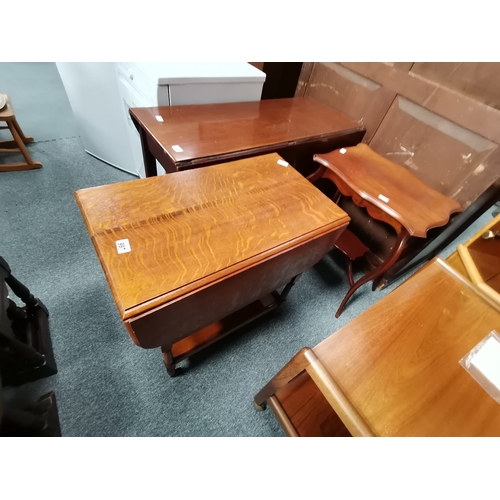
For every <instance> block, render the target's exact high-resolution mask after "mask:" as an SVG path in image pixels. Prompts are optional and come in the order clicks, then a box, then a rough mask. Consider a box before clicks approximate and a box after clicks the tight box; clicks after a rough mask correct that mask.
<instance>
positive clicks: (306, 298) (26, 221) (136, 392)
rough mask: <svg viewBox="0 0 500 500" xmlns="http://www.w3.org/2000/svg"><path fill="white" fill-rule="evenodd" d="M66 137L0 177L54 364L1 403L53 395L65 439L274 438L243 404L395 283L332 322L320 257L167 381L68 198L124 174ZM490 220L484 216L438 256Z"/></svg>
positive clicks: (9, 236) (10, 232)
mask: <svg viewBox="0 0 500 500" xmlns="http://www.w3.org/2000/svg"><path fill="white" fill-rule="evenodd" d="M0 69H1V68H0ZM57 85H60V82H59V83H58V84H57ZM18 100H21V96H19V99H18ZM58 119H59V118H58V116H57V115H51V117H50V119H49V120H48V122H47V127H48V128H50V124H51V123H52V122H54V123H56V125H54V128H53V129H52V131H50V130H49V131H48V132H47V136H49V135H52V136H53V135H57V134H58V130H59V132H60V131H61V130H60V129H59V126H60V124H57V121H58ZM26 132H27V133H28V132H29V131H28V130H27V131H26ZM70 133H73V132H70ZM59 135H61V134H59ZM69 135H70V134H68V136H69ZM68 136H67V135H65V134H64V135H63V137H59V138H57V137H56V138H54V137H52V138H53V139H55V140H50V141H48V142H37V143H34V144H32V145H30V146H29V149H30V151H31V154H32V156H33V158H34V160H35V161H41V162H42V164H43V168H42V169H40V170H35V171H26V172H10V173H1V174H0V255H2V256H3V257H4V258H5V259H6V260H7V262H8V263H9V265H10V266H11V268H12V270H13V274H14V275H15V276H16V277H18V278H19V279H20V280H21V281H22V282H24V283H26V285H28V286H29V287H30V289H31V290H32V292H33V293H34V294H35V295H36V296H37V297H40V298H41V299H42V301H43V302H44V303H45V304H46V306H47V307H48V309H49V311H50V328H51V333H52V341H53V346H54V351H55V357H56V361H57V364H58V367H59V373H58V374H57V375H55V376H54V377H51V378H48V379H45V380H41V381H37V382H34V383H31V384H26V385H25V386H23V387H22V388H21V389H20V390H19V391H15V392H13V391H11V392H10V394H8V395H7V396H8V397H10V400H11V402H13V403H14V404H15V403H16V402H18V403H19V404H20V402H21V401H23V399H27V398H29V399H30V400H33V399H35V398H37V397H39V396H40V395H42V394H44V393H46V392H48V391H49V390H55V392H56V396H57V401H58V407H59V417H60V422H61V430H62V433H63V435H64V436H282V435H283V432H282V430H281V428H280V427H279V425H278V424H277V422H276V420H275V419H274V416H273V414H272V412H271V411H270V410H268V411H265V412H256V411H255V410H254V408H253V404H252V399H253V396H254V395H255V394H256V393H257V392H258V391H259V390H260V389H261V388H262V387H263V386H264V385H265V384H266V383H267V382H268V381H269V379H270V378H271V377H272V376H273V375H275V373H276V372H277V371H278V370H279V369H281V367H282V366H283V365H284V364H285V363H286V362H287V361H288V360H289V359H290V358H291V357H293V356H294V355H295V354H296V353H297V351H299V350H300V349H301V348H302V347H304V346H311V347H313V346H314V345H316V344H317V343H318V342H320V341H322V340H323V339H325V338H326V337H328V336H329V335H330V334H332V333H333V332H334V331H335V330H337V329H338V328H340V327H341V326H343V325H344V324H346V323H347V322H348V321H350V320H351V319H352V318H354V317H355V316H357V315H358V314H359V313H361V312H362V311H364V310H366V309H367V308H368V307H369V306H370V305H372V304H373V303H375V302H376V301H378V300H380V299H381V298H382V297H383V296H384V295H386V294H387V293H389V292H390V291H391V290H392V289H394V287H395V286H397V283H396V284H394V285H392V286H391V287H389V288H388V289H386V290H383V291H381V292H380V291H377V292H374V293H373V292H371V289H370V287H369V286H365V287H364V288H362V289H361V290H360V291H359V292H358V293H357V294H356V295H355V297H354V298H353V300H352V301H351V302H350V303H349V304H348V307H347V309H346V310H345V312H344V313H343V314H342V316H341V317H340V319H338V320H337V319H335V316H334V313H335V310H336V307H337V305H338V304H339V302H340V300H341V299H342V297H343V295H344V294H345V292H346V289H347V280H346V278H345V273H344V270H343V268H342V266H341V265H340V264H339V263H338V262H337V259H336V258H335V256H334V254H333V253H331V254H329V255H327V256H326V257H325V258H324V259H323V260H322V261H321V262H320V263H319V264H317V265H316V266H315V267H314V268H312V269H311V270H309V271H308V272H306V273H304V274H303V276H302V277H301V279H300V280H299V281H298V283H297V285H296V286H295V287H294V288H293V290H292V292H291V294H290V296H289V300H288V301H287V302H286V303H285V304H284V306H283V307H282V308H281V309H280V311H279V312H278V313H277V314H276V315H275V316H270V317H267V318H263V319H261V320H259V321H257V322H255V323H253V324H251V325H249V326H247V327H245V328H244V329H242V330H241V331H240V332H238V333H235V334H233V335H232V336H230V337H228V338H226V339H224V340H223V341H221V342H219V343H217V344H215V345H214V346H212V347H211V348H209V349H207V350H206V351H204V352H203V353H200V354H199V355H197V356H195V357H193V358H192V359H191V360H188V361H185V362H184V363H183V365H182V366H183V368H184V373H183V374H182V375H181V376H179V377H176V378H173V379H172V378H169V377H168V376H167V374H166V372H165V369H164V366H163V362H162V356H161V353H160V352H159V350H144V349H141V348H138V347H136V346H135V345H134V344H133V342H132V340H131V339H130V338H129V336H128V334H127V332H126V330H125V327H124V326H123V325H122V323H121V321H120V317H119V315H118V311H117V309H116V306H115V303H114V301H113V298H112V296H111V292H110V290H109V287H108V285H107V282H106V280H105V277H104V274H103V272H102V269H101V266H100V264H99V261H98V259H97V256H96V253H95V251H94V248H93V246H92V244H91V242H90V238H89V236H88V233H87V230H86V228H85V224H84V222H83V220H82V217H81V214H80V211H79V210H78V208H77V205H76V203H75V200H74V196H73V193H74V191H75V190H77V189H81V188H85V187H91V186H98V185H103V184H110V183H116V182H121V181H126V180H131V179H133V177H132V176H130V175H128V174H126V173H124V172H121V171H119V170H116V169H113V168H112V167H109V166H107V165H105V164H104V163H101V162H100V161H98V160H96V159H95V158H93V157H91V156H89V155H88V154H86V153H85V152H84V151H83V146H82V144H81V142H80V139H79V138H78V137H68ZM490 219H491V210H490V211H488V212H487V213H485V214H484V215H483V216H482V217H481V218H480V219H478V221H476V223H475V224H473V225H472V226H471V227H470V228H469V229H468V230H467V231H466V232H465V233H464V234H462V235H461V236H460V238H458V239H457V240H456V241H454V242H453V243H452V244H451V245H450V246H449V247H448V248H447V249H446V250H445V251H444V252H443V253H442V255H443V256H444V257H446V256H447V255H448V254H449V253H451V252H452V251H453V250H454V249H455V247H456V245H457V244H458V243H460V242H462V241H465V240H466V239H468V238H469V237H470V236H471V235H472V234H474V233H475V232H476V231H477V230H479V229H480V228H481V227H482V226H483V225H484V224H485V223H486V222H488V221H489V220H490ZM340 263H342V260H340ZM346 361H348V360H346Z"/></svg>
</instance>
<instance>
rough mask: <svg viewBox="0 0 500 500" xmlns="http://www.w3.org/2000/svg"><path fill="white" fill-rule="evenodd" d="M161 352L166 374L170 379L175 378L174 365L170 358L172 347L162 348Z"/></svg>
mask: <svg viewBox="0 0 500 500" xmlns="http://www.w3.org/2000/svg"><path fill="white" fill-rule="evenodd" d="M161 352H162V353H163V363H164V364H165V368H166V369H167V373H168V374H169V375H170V376H171V377H175V364H174V357H173V356H172V346H163V347H162V348H161Z"/></svg>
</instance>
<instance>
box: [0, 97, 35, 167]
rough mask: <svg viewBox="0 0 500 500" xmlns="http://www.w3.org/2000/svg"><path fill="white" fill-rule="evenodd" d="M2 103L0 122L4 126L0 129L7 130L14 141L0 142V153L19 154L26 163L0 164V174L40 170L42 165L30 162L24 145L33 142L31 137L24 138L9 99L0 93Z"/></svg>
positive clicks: (30, 159)
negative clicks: (3, 123)
mask: <svg viewBox="0 0 500 500" xmlns="http://www.w3.org/2000/svg"><path fill="white" fill-rule="evenodd" d="M4 102H5V105H4V106H3V107H1V109H0V122H5V123H6V125H3V126H0V129H9V130H10V133H11V134H12V137H13V138H14V140H12V141H11V140H8V141H0V153H10V154H12V153H20V154H22V155H23V156H24V159H25V160H26V162H25V163H7V164H0V172H10V171H13V170H31V169H34V168H40V167H41V166H42V164H41V163H40V162H38V161H36V162H35V161H33V160H32V158H31V156H30V154H29V152H28V150H27V148H26V146H25V144H28V143H30V142H33V137H26V136H25V135H24V133H23V131H22V130H21V127H20V126H19V123H17V120H16V116H15V114H14V108H13V107H12V102H11V100H10V97H9V96H8V95H7V94H2V93H0V105H1V104H3V103H4Z"/></svg>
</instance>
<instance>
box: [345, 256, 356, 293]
mask: <svg viewBox="0 0 500 500" xmlns="http://www.w3.org/2000/svg"><path fill="white" fill-rule="evenodd" d="M345 258H346V260H347V280H348V281H349V286H354V274H353V272H352V260H351V259H350V258H349V257H348V256H347V255H346V256H345Z"/></svg>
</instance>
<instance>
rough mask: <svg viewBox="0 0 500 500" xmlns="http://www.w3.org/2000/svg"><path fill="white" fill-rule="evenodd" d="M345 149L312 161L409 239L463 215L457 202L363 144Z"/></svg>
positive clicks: (420, 235)
mask: <svg viewBox="0 0 500 500" xmlns="http://www.w3.org/2000/svg"><path fill="white" fill-rule="evenodd" d="M344 149H345V154H342V153H341V152H340V151H341V150H335V151H332V152H331V153H327V154H321V155H315V156H314V159H315V161H317V162H318V163H320V164H321V165H323V166H325V167H326V168H327V169H329V170H330V171H331V172H332V173H334V175H336V176H338V177H339V178H340V180H341V181H343V183H345V184H346V185H347V186H348V187H349V188H350V189H351V190H353V191H354V192H355V193H356V194H358V195H359V196H360V197H361V198H362V199H364V200H366V201H368V202H369V203H371V204H372V205H374V206H375V207H377V208H378V209H380V210H382V212H385V213H386V214H388V215H389V216H390V217H391V218H393V219H395V220H396V221H398V222H399V223H400V224H401V225H402V226H403V227H405V228H406V230H407V231H408V233H409V234H410V235H411V236H418V237H421V238H425V237H426V235H427V231H428V230H429V229H432V228H434V227H440V226H443V225H445V224H446V223H447V222H448V220H449V218H450V215H451V214H452V213H454V212H461V211H462V208H461V207H460V205H459V204H458V203H457V202H456V201H453V200H451V199H449V198H447V197H446V196H443V195H442V194H440V193H438V192H437V191H435V190H433V189H432V188H430V187H429V186H427V185H426V184H424V183H423V182H422V181H421V180H420V179H419V178H418V177H416V176H415V175H413V174H412V173H410V172H408V171H407V170H405V169H403V168H401V167H400V166H399V165H397V164H395V163H393V162H391V161H389V160H387V159H386V158H383V157H382V156H380V155H378V154H377V153H375V152H374V151H373V150H372V149H371V148H370V147H369V146H367V145H366V144H358V145H357V146H354V147H350V148H344ZM379 196H381V197H385V198H388V201H383V200H382V199H380V198H379ZM367 208H368V207H367ZM376 218H378V219H380V218H381V217H380V216H379V217H376ZM387 222H389V223H390V221H387Z"/></svg>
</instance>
